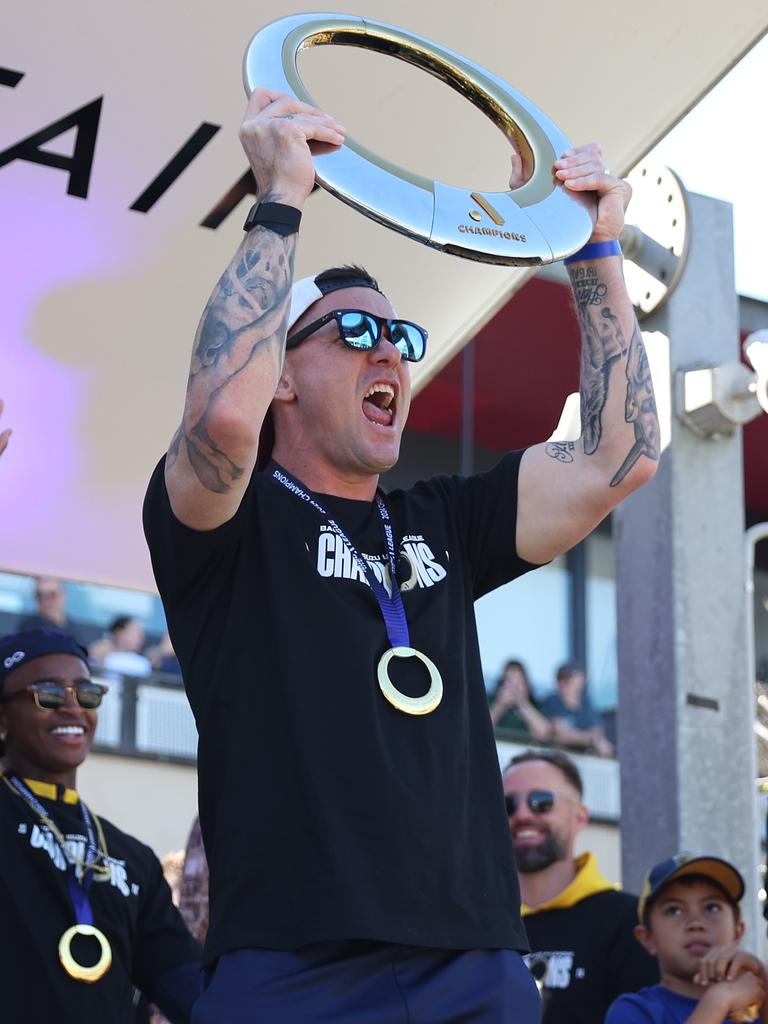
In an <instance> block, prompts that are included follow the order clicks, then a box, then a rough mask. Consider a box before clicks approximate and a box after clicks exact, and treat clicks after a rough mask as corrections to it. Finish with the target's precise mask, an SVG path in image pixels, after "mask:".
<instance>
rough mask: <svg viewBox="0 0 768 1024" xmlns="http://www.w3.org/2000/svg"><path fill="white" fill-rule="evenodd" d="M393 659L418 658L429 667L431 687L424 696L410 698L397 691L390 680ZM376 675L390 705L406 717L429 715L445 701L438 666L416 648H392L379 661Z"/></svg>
mask: <svg viewBox="0 0 768 1024" xmlns="http://www.w3.org/2000/svg"><path fill="white" fill-rule="evenodd" d="M392 658H418V659H419V661H421V662H423V663H424V664H425V665H426V666H427V670H428V672H429V683H430V685H429V689H428V690H427V692H426V693H425V694H424V695H423V696H421V697H409V696H408V695H407V694H405V693H401V691H400V690H398V689H397V687H396V686H395V685H394V684H393V682H392V680H391V679H390V678H389V663H390V661H391V660H392ZM376 674H377V676H378V679H379V688H380V689H381V692H382V693H383V694H384V696H385V697H386V698H387V700H388V701H389V703H390V704H391V705H392V706H393V707H395V708H397V710H398V711H403V712H404V713H405V714H406V715H428V714H429V713H430V712H431V711H434V710H435V708H436V707H437V706H438V704H439V703H440V701H441V700H442V699H443V680H442V676H441V675H440V673H439V671H438V669H437V665H435V663H434V661H432V660H431V659H430V658H428V657H427V656H426V654H422V653H421V651H417V650H416V648H415V647H390V648H389V650H388V651H385V652H384V653H383V654H382V656H381V658H380V659H379V665H378V668H377V670H376Z"/></svg>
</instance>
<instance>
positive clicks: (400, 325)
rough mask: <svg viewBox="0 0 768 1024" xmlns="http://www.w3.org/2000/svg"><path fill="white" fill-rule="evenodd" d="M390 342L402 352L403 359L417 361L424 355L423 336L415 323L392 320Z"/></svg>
mask: <svg viewBox="0 0 768 1024" xmlns="http://www.w3.org/2000/svg"><path fill="white" fill-rule="evenodd" d="M392 344H393V345H394V346H395V348H397V349H399V351H400V352H401V353H402V356H403V359H410V360H412V361H413V362H418V360H419V359H421V357H422V356H423V355H424V336H423V334H422V333H421V331H420V330H419V329H418V328H417V327H416V325H415V324H409V323H407V322H406V321H404V320H393V321H392Z"/></svg>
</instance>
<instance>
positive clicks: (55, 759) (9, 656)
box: [0, 629, 200, 1024]
mask: <svg viewBox="0 0 768 1024" xmlns="http://www.w3.org/2000/svg"><path fill="white" fill-rule="evenodd" d="M106 690H107V687H106V686H102V685H101V684H99V683H97V682H96V681H95V680H93V679H91V676H90V672H89V669H88V662H87V652H86V651H85V648H83V647H81V646H80V644H78V643H77V642H76V641H75V640H74V639H73V638H72V637H69V636H67V635H65V634H63V633H58V632H55V631H52V630H51V631H48V630H42V629H37V630H29V631H27V632H22V633H15V634H12V635H10V636H6V637H4V638H2V639H0V736H2V742H1V743H0V746H3V747H4V750H0V754H1V753H4V755H5V756H4V770H3V772H2V775H1V776H0V864H1V865H2V870H0V918H1V919H2V928H0V936H1V937H0V964H2V969H1V971H0V1010H2V1013H1V1014H0V1016H2V1019H3V1020H4V1021H5V1020H7V1021H9V1022H10V1021H13V1022H18V1024H21V1022H22V1021H23V1022H30V1024H31V1022H37V1021H52V1020H55V1021H57V1022H58V1024H91V1022H93V1024H96V1022H99V1024H101V1022H103V1024H133V1022H134V1021H135V1020H136V1008H135V1005H134V995H135V990H136V989H137V988H138V989H139V990H141V991H142V992H144V993H145V994H146V995H147V997H148V998H149V999H151V1000H153V1001H154V1002H155V1003H157V1005H158V1006H160V1007H161V1008H162V1009H163V1012H164V1013H165V1015H166V1016H167V1017H168V1019H169V1020H170V1021H172V1022H173V1024H186V1022H188V1021H189V1019H190V1012H191V1009H192V1005H193V1003H194V1001H195V1000H196V998H197V996H198V994H199V991H200V947H199V946H198V944H197V942H196V941H195V940H194V939H193V938H192V936H191V935H190V934H189V932H188V931H187V929H186V927H185V925H184V922H183V921H182V919H181V916H180V914H179V912H178V911H177V909H176V908H175V907H174V905H173V903H172V901H171V893H170V889H169V888H168V885H167V883H166V881H165V879H164V878H163V873H162V868H161V866H160V862H159V861H158V859H157V857H156V856H155V855H154V853H153V852H152V851H151V850H150V849H149V847H147V846H145V845H144V844H143V843H140V842H139V841H138V840H137V839H135V838H134V837H133V836H130V835H127V834H126V833H125V832H121V831H120V830H119V829H118V828H116V827H115V826H114V825H112V824H111V823H110V822H108V821H106V820H105V819H103V818H98V817H97V816H96V815H95V814H94V813H93V812H92V811H91V810H90V809H89V807H88V806H87V805H86V804H85V803H84V802H83V801H82V800H81V799H80V796H79V794H78V792H77V769H78V768H79V766H80V765H81V764H82V763H83V761H84V760H85V758H86V757H87V755H88V753H89V751H90V749H91V744H92V743H93V736H94V732H95V730H96V722H97V709H98V707H99V705H100V703H101V699H102V697H103V695H104V693H105V692H106Z"/></svg>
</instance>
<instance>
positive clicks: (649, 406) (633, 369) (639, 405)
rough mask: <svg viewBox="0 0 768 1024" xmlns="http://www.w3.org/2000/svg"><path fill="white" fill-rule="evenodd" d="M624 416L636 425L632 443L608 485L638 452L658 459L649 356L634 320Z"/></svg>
mask: <svg viewBox="0 0 768 1024" xmlns="http://www.w3.org/2000/svg"><path fill="white" fill-rule="evenodd" d="M624 419H625V420H626V421H627V423H631V424H632V425H633V426H634V429H635V443H634V444H633V445H632V447H631V449H630V451H629V454H628V455H627V457H626V458H625V459H624V462H623V463H622V464H621V466H620V467H619V469H618V470H617V471H616V473H615V474H614V477H613V479H612V480H611V487H615V486H616V485H617V484H620V483H621V481H622V480H623V479H624V478H625V477H626V475H627V473H629V471H630V469H632V467H633V466H634V464H635V463H636V462H637V460H638V459H639V458H640V456H641V455H645V456H647V457H648V458H649V459H653V461H654V462H658V459H659V453H660V449H661V444H660V437H659V421H658V417H657V414H656V399H655V398H654V395H653V381H652V379H651V368H650V366H649V365H648V356H647V354H646V351H645V346H644V344H643V339H642V336H641V334H640V329H639V328H638V326H637V324H635V330H634V332H633V334H632V340H631V342H630V345H629V355H628V357H627V398H626V402H625V403H624Z"/></svg>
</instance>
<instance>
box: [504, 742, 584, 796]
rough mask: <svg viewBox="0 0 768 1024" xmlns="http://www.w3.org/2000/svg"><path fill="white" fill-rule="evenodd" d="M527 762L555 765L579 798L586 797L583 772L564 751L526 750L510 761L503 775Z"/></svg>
mask: <svg viewBox="0 0 768 1024" xmlns="http://www.w3.org/2000/svg"><path fill="white" fill-rule="evenodd" d="M527 761H546V762H547V764H551V765H553V766H554V767H555V768H557V769H559V770H560V771H561V772H562V774H563V775H564V776H565V778H566V779H567V780H568V782H570V784H571V785H572V786H573V788H574V789H575V790H576V792H577V793H578V794H579V796H580V797H583V796H584V783H583V781H582V778H581V772H580V771H579V769H578V768H577V767H576V763H575V761H572V760H571V758H570V757H568V755H567V754H564V753H563V752H562V750H535V749H533V748H529V749H528V750H524V751H523V753H522V754H515V756H514V757H513V758H511V759H510V761H509V763H508V764H507V766H506V768H505V769H504V771H503V772H502V775H506V774H507V772H508V771H509V770H510V768H514V767H515V766H516V765H518V764H525V763H526V762H527Z"/></svg>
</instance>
